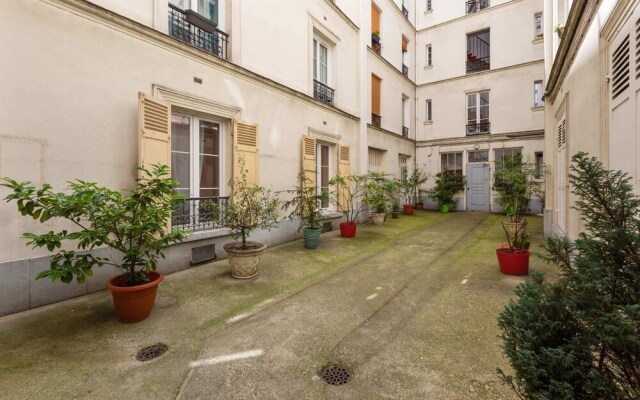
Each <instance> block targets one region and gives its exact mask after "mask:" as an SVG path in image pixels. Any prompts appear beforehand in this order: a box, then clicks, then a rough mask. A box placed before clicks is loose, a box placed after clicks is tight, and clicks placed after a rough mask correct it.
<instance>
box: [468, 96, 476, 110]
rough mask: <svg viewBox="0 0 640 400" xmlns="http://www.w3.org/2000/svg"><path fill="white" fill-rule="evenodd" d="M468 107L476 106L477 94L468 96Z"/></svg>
mask: <svg viewBox="0 0 640 400" xmlns="http://www.w3.org/2000/svg"><path fill="white" fill-rule="evenodd" d="M467 106H468V107H469V108H471V107H475V106H476V93H471V94H468V95H467Z"/></svg>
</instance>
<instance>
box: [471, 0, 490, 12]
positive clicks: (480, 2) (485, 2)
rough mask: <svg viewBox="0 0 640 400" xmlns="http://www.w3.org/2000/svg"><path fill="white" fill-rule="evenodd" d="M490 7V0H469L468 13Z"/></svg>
mask: <svg viewBox="0 0 640 400" xmlns="http://www.w3.org/2000/svg"><path fill="white" fill-rule="evenodd" d="M487 7H489V0H468V1H467V14H473V13H476V12H478V11H480V10H484V9H485V8H487Z"/></svg>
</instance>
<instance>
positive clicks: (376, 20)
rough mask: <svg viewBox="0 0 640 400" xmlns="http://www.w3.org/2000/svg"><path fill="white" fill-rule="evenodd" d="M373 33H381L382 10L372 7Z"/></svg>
mask: <svg viewBox="0 0 640 400" xmlns="http://www.w3.org/2000/svg"><path fill="white" fill-rule="evenodd" d="M371 32H380V10H378V9H377V8H376V6H374V5H373V4H372V5H371Z"/></svg>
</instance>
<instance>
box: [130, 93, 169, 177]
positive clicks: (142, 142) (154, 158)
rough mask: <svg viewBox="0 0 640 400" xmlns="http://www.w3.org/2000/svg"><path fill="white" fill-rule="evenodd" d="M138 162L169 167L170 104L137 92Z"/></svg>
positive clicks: (145, 165)
mask: <svg viewBox="0 0 640 400" xmlns="http://www.w3.org/2000/svg"><path fill="white" fill-rule="evenodd" d="M138 110H139V111H138V126H139V129H138V164H139V166H142V167H144V168H150V167H151V164H158V163H159V164H164V165H167V166H169V168H171V105H170V104H167V103H164V102H162V101H160V100H158V99H156V98H153V97H151V96H147V95H145V94H144V93H138Z"/></svg>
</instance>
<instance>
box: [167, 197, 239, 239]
mask: <svg viewBox="0 0 640 400" xmlns="http://www.w3.org/2000/svg"><path fill="white" fill-rule="evenodd" d="M228 201H229V197H189V198H185V199H182V201H181V202H180V205H179V206H178V209H177V210H175V211H174V212H173V213H172V214H171V228H172V229H184V230H188V231H193V232H196V231H208V230H213V229H220V228H224V223H220V218H217V215H215V214H214V212H215V211H214V207H213V205H214V204H217V205H218V206H219V207H220V209H221V210H224V208H225V207H226V206H227V202H228Z"/></svg>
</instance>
